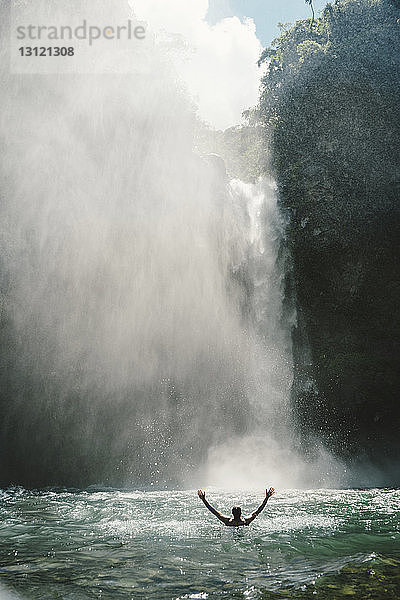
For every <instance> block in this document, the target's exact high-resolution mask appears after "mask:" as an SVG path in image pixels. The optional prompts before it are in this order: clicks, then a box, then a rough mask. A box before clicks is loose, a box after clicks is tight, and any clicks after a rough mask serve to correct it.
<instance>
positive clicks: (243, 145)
mask: <svg viewBox="0 0 400 600" xmlns="http://www.w3.org/2000/svg"><path fill="white" fill-rule="evenodd" d="M245 117H246V119H247V123H245V124H243V125H239V126H236V127H229V128H228V129H226V130H225V131H215V130H213V129H210V128H208V127H206V126H205V125H203V124H202V123H200V124H199V126H198V130H197V134H196V150H197V152H199V154H202V155H204V154H209V153H215V154H218V155H219V156H221V157H222V158H223V159H224V161H225V164H226V169H227V173H228V176H229V177H230V178H239V179H242V180H243V181H246V182H254V181H255V180H256V179H258V177H260V175H262V174H265V173H266V172H268V170H269V165H268V162H267V161H268V158H267V157H268V154H269V153H268V150H267V147H268V141H269V138H268V134H267V131H265V127H264V126H262V125H261V124H259V123H255V122H254V119H253V111H251V110H249V111H246V113H245Z"/></svg>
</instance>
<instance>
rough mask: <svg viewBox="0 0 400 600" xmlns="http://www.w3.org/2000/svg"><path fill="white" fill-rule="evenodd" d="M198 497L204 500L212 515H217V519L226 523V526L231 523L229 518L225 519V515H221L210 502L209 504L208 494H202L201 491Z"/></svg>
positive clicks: (198, 492)
mask: <svg viewBox="0 0 400 600" xmlns="http://www.w3.org/2000/svg"><path fill="white" fill-rule="evenodd" d="M197 495H198V497H199V498H200V500H203V502H204V504H205V505H206V506H207V508H208V510H209V511H210V512H212V514H213V515H215V516H216V517H217V519H219V520H220V521H222V522H223V523H224V525H226V523H227V522H228V521H229V517H225V516H224V515H221V513H220V512H218V511H217V509H216V508H214V507H213V506H211V504H210V503H209V502H207V500H206V493H205V492H202V491H201V490H198V491H197Z"/></svg>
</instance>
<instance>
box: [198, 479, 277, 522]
mask: <svg viewBox="0 0 400 600" xmlns="http://www.w3.org/2000/svg"><path fill="white" fill-rule="evenodd" d="M274 492H275V490H274V488H269V490H265V498H264V501H263V503H262V504H260V506H259V507H258V508H257V510H255V511H254V512H253V514H252V515H251V516H250V517H242V509H241V508H240V506H234V507H233V508H232V515H233V517H225V515H221V513H220V512H218V511H217V509H216V508H214V507H213V506H211V504H209V503H208V502H207V500H206V493H205V492H202V491H201V490H198V492H197V495H198V497H199V498H200V499H201V500H203V502H204V504H205V505H206V506H207V508H208V510H209V511H211V512H212V514H213V515H215V516H216V517H217V519H219V520H220V521H222V522H223V524H224V525H227V526H228V527H241V526H242V525H250V523H251V522H252V521H254V519H255V518H256V517H257V516H258V515H259V514H260V512H261V511H262V510H263V509H264V508H265V505H266V504H267V502H268V498H270V497H271V496H272V494H273V493H274Z"/></svg>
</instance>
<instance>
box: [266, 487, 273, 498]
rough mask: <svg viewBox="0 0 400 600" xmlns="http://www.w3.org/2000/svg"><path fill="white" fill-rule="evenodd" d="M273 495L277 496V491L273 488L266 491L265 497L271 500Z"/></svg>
mask: <svg viewBox="0 0 400 600" xmlns="http://www.w3.org/2000/svg"><path fill="white" fill-rule="evenodd" d="M272 494H275V490H274V488H273V487H271V488H269V490H265V495H266V496H267V498H271V496H272Z"/></svg>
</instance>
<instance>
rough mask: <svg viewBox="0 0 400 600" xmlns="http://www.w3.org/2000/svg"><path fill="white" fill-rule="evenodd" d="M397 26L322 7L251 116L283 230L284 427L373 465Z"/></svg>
mask: <svg viewBox="0 0 400 600" xmlns="http://www.w3.org/2000/svg"><path fill="white" fill-rule="evenodd" d="M398 18H399V10H398V8H396V7H395V6H394V5H393V4H392V3H390V2H383V1H382V2H368V1H367V0H365V1H363V2H353V1H348V2H340V3H336V4H335V5H334V7H333V8H332V7H330V6H329V5H328V8H327V9H326V10H325V12H324V15H323V17H322V18H321V19H320V21H319V22H318V23H317V24H316V26H315V29H314V30H313V31H311V32H310V29H309V27H307V25H306V24H305V23H304V22H303V24H296V25H295V27H294V28H293V29H292V30H291V31H289V32H286V33H284V35H283V36H282V38H281V41H280V49H279V48H278V50H279V61H280V69H281V71H280V75H279V78H280V83H281V85H280V86H277V85H276V81H275V82H274V77H275V80H276V77H277V75H276V69H275V72H273V71H272V72H271V66H270V73H269V75H268V76H267V78H266V80H265V81H264V96H263V98H262V103H261V109H263V108H264V119H267V120H269V122H272V121H274V141H273V153H274V161H275V169H276V176H277V180H278V183H279V190H280V198H281V206H282V209H283V210H284V211H285V212H286V213H287V215H288V222H289V225H288V234H287V241H288V245H289V248H290V251H291V255H292V263H293V269H292V273H291V276H290V277H289V281H288V293H289V294H290V295H292V297H294V298H295V302H296V306H297V312H298V322H297V326H296V328H295V330H294V331H293V342H294V349H295V369H296V372H295V384H294V389H293V403H294V407H295V413H296V417H297V420H298V422H299V425H300V427H301V429H302V431H303V433H304V434H305V437H307V438H310V436H311V437H313V436H318V437H320V438H322V439H323V440H324V441H325V443H327V445H328V446H329V447H330V448H332V449H333V450H334V451H336V452H337V453H338V454H340V455H341V456H344V457H347V458H350V457H351V458H352V459H353V458H354V457H362V458H368V459H370V460H372V461H373V462H375V463H376V464H377V465H378V466H382V465H383V463H387V464H388V463H390V462H391V460H392V459H394V457H395V454H396V453H397V452H398V448H399V439H400V435H399V434H400V431H399V420H400V419H399V417H400V407H399V403H398V390H399V383H400V381H399V373H400V369H399V364H398V350H399V333H400V331H399V330H400V308H399V306H400V283H399V277H398V264H399V258H400V257H399V246H398V240H399V234H400V219H399V200H400V144H399V139H400V135H399V134H400V109H399V102H398V89H399V84H400V60H399V55H398V52H396V51H395V46H394V44H395V41H396V40H397V42H396V43H397V44H398V40H399V31H398V29H399V25H398ZM307 37H311V40H308V41H307V40H306V38H307ZM305 40H306V41H305ZM274 52H275V54H274ZM274 52H273V51H270V53H269V56H271V55H272V63H270V64H272V65H273V62H274V60H275V61H277V60H278V58H277V54H276V50H275V51H274ZM296 52H297V58H296V59H294V58H293V57H294V56H295V55H296ZM296 60H297V63H296ZM274 94H275V98H274V100H273V102H271V97H272V96H273V95H274Z"/></svg>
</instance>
